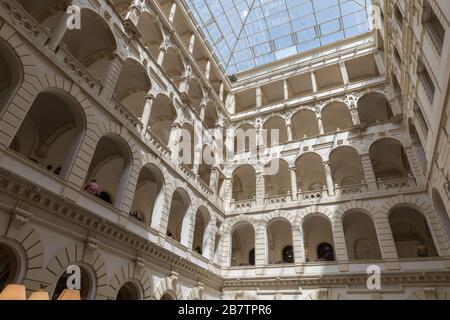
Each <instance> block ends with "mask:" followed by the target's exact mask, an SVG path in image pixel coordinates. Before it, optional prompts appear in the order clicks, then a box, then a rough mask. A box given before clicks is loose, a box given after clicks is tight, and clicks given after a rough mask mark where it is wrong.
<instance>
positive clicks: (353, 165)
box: [330, 147, 364, 186]
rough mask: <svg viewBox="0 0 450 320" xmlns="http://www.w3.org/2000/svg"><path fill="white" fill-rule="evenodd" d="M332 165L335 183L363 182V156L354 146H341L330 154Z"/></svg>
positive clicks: (343, 184)
mask: <svg viewBox="0 0 450 320" xmlns="http://www.w3.org/2000/svg"><path fill="white" fill-rule="evenodd" d="M330 167H331V174H332V176H333V181H334V183H336V184H338V185H339V186H350V185H357V184H361V183H362V182H363V181H364V171H363V168H362V164H361V157H360V156H359V154H358V151H356V150H355V149H354V148H352V147H339V148H337V149H335V150H333V151H332V152H331V154H330Z"/></svg>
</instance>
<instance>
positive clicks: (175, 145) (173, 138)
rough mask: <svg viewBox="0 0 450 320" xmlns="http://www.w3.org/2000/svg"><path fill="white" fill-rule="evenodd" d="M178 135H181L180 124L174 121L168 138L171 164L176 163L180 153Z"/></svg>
mask: <svg viewBox="0 0 450 320" xmlns="http://www.w3.org/2000/svg"><path fill="white" fill-rule="evenodd" d="M180 134H181V124H180V123H179V122H178V121H175V122H174V123H173V124H172V126H171V130H170V137H169V149H170V151H171V159H172V161H173V162H175V163H178V160H179V159H178V158H179V153H180V143H179V142H180Z"/></svg>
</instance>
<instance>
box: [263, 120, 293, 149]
mask: <svg viewBox="0 0 450 320" xmlns="http://www.w3.org/2000/svg"><path fill="white" fill-rule="evenodd" d="M263 129H264V131H263V133H264V136H263V137H264V146H267V147H269V148H270V147H272V146H277V145H280V144H283V143H286V142H287V141H288V137H287V128H286V121H285V120H284V119H283V118H281V117H274V118H272V119H270V120H268V121H266V122H265V123H264V126H263Z"/></svg>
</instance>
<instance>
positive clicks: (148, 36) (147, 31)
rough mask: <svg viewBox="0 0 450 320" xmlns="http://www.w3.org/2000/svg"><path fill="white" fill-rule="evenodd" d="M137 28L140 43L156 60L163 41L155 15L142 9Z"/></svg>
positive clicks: (127, 5)
mask: <svg viewBox="0 0 450 320" xmlns="http://www.w3.org/2000/svg"><path fill="white" fill-rule="evenodd" d="M128 8H129V3H127V4H126V10H127V11H128ZM137 28H138V30H139V32H140V33H141V34H142V38H141V42H142V44H143V45H144V47H145V48H147V50H148V51H149V52H150V55H151V56H152V57H153V58H154V59H155V60H157V59H158V55H159V53H160V51H159V48H160V46H161V43H162V42H163V35H162V32H161V28H160V27H159V25H158V22H157V18H156V16H153V15H152V14H150V13H149V12H148V11H142V12H141V17H140V19H139V23H138V25H137Z"/></svg>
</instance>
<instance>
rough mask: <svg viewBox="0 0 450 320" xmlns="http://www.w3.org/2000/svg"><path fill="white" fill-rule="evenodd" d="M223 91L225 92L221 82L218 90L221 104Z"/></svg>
mask: <svg viewBox="0 0 450 320" xmlns="http://www.w3.org/2000/svg"><path fill="white" fill-rule="evenodd" d="M224 91H225V84H224V83H223V81H222V82H221V83H220V88H219V99H220V101H221V102H223V96H224Z"/></svg>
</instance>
